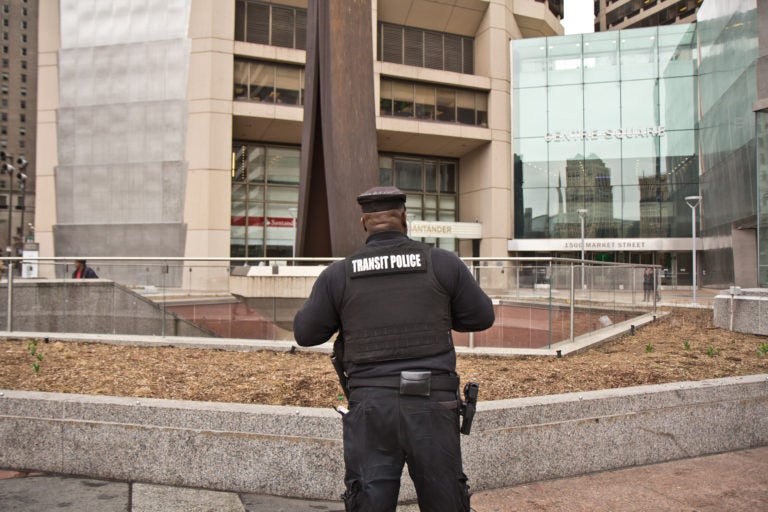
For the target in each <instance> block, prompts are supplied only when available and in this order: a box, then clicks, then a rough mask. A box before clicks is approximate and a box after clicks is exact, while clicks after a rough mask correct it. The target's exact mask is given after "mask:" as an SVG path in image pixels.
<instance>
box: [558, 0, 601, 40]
mask: <svg viewBox="0 0 768 512" xmlns="http://www.w3.org/2000/svg"><path fill="white" fill-rule="evenodd" d="M593 9H594V3H593V1H592V0H565V9H564V11H565V13H564V16H563V22H562V23H563V27H565V33H566V34H583V33H584V32H594V31H595V15H594V13H593V12H592V11H593Z"/></svg>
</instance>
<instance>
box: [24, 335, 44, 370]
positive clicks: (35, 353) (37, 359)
mask: <svg viewBox="0 0 768 512" xmlns="http://www.w3.org/2000/svg"><path fill="white" fill-rule="evenodd" d="M39 342H40V340H32V341H30V342H28V343H27V351H28V352H29V355H30V356H32V370H33V371H34V372H35V375H37V373H38V372H39V371H40V363H42V362H43V351H42V350H38V349H37V344H38V343H39Z"/></svg>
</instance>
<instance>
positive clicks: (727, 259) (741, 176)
mask: <svg viewBox="0 0 768 512" xmlns="http://www.w3.org/2000/svg"><path fill="white" fill-rule="evenodd" d="M698 16H699V22H698V32H699V46H700V54H701V63H700V69H699V83H700V88H701V93H700V95H701V159H702V168H703V170H704V172H703V173H702V176H701V192H702V193H701V195H702V203H701V226H702V231H703V234H704V236H705V240H708V241H710V242H709V244H708V245H709V247H706V249H707V250H706V252H705V254H704V261H703V265H702V267H703V268H705V269H706V271H707V273H706V275H703V276H702V278H703V284H705V285H707V284H709V285H721V284H731V283H733V282H735V281H736V279H735V275H734V272H735V271H737V269H736V266H737V265H739V264H740V261H743V259H742V258H741V257H740V256H739V252H740V251H743V252H746V253H748V258H747V260H748V261H749V262H750V263H751V262H753V261H754V254H755V252H757V254H758V260H759V263H758V268H759V269H760V270H759V272H758V273H759V278H758V281H759V284H760V286H766V285H768V270H767V269H766V265H768V248H766V247H764V246H765V245H766V238H765V236H764V235H763V236H759V240H760V241H759V243H757V245H758V247H757V248H756V247H755V243H756V242H755V240H756V239H758V236H750V237H748V238H744V239H743V240H742V241H741V243H739V244H736V243H735V242H734V234H735V235H736V236H739V235H743V234H744V233H748V232H750V231H751V232H752V233H754V232H755V224H756V220H755V217H756V213H757V211H758V205H757V204H756V201H757V198H758V193H757V186H758V181H759V182H761V183H763V182H765V181H766V168H765V165H764V164H763V165H761V166H760V167H759V170H760V173H761V174H760V176H758V177H757V178H756V176H757V172H758V171H757V169H756V161H763V160H764V159H765V143H764V138H765V137H764V136H762V137H760V138H759V139H758V138H756V128H755V115H754V112H753V111H752V107H753V103H754V101H755V99H756V98H757V81H756V75H755V61H756V59H757V57H758V46H759V43H758V26H757V25H758V22H757V5H756V2H755V0H719V1H718V2H705V3H704V5H703V6H702V8H701V9H700V10H699V13H698ZM760 119H761V118H758V122H760ZM760 129H761V130H762V128H760ZM756 141H760V142H757V143H756ZM758 150H759V151H760V153H758V154H757V156H758V157H757V159H756V158H755V157H756V152H757V151H758ZM762 190H763V193H762V194H761V195H760V196H759V197H760V211H761V212H764V211H766V205H767V204H768V199H767V198H764V197H763V194H764V193H765V190H766V189H765V188H762ZM760 220H761V221H762V220H763V219H762V218H761V219H760ZM764 226H765V223H764V222H761V223H760V229H759V230H758V231H762V230H763V229H765V228H764ZM734 230H738V231H739V232H737V233H734ZM747 230H748V231H747ZM748 240H749V241H750V242H751V243H748V244H747V243H746V242H748ZM737 245H738V246H737ZM747 245H748V246H747Z"/></svg>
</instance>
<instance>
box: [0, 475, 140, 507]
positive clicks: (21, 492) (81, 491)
mask: <svg viewBox="0 0 768 512" xmlns="http://www.w3.org/2000/svg"><path fill="white" fill-rule="evenodd" d="M129 493H130V489H129V485H128V484H127V483H119V482H105V481H103V480H89V479H83V478H69V477H64V476H35V477H34V478H8V479H4V480H0V510H2V511H3V512H41V511H45V512H48V511H54V510H72V511H74V510H76V511H77V512H125V511H126V510H128V503H129Z"/></svg>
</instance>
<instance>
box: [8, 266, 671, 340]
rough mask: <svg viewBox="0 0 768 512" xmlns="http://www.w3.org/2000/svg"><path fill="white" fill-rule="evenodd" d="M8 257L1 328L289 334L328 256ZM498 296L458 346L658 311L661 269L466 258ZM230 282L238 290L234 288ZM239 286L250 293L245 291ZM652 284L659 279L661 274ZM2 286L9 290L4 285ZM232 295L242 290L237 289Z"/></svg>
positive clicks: (560, 332)
mask: <svg viewBox="0 0 768 512" xmlns="http://www.w3.org/2000/svg"><path fill="white" fill-rule="evenodd" d="M78 259H86V260H87V261H88V265H89V266H91V267H92V268H93V269H94V270H95V271H96V273H97V274H98V276H99V279H97V280H83V279H74V278H73V277H72V272H73V270H74V261H75V258H61V257H39V258H24V257H18V258H7V259H6V260H5V264H6V265H9V264H10V266H11V267H12V268H13V269H14V272H10V273H9V272H8V271H7V268H6V270H5V272H4V276H3V279H2V280H0V326H2V327H4V328H5V330H6V331H8V332H14V331H17V332H32V333H36V332H40V333H65V332H81V333H94V334H116V335H151V336H162V337H171V336H213V337H223V338H241V339H266V340H287V341H290V340H292V339H293V335H292V332H291V329H292V319H293V316H294V314H295V311H296V310H297V309H298V308H299V307H300V306H301V304H302V303H303V302H304V300H305V299H306V297H307V295H308V293H309V290H310V289H311V285H312V284H313V283H314V280H315V278H316V275H317V274H318V273H319V272H320V271H321V270H322V268H324V266H326V265H328V264H329V263H331V262H332V261H334V260H335V259H334V258H325V259H323V258H279V259H276V258H181V257H179V258H157V257H144V258H128V257H90V258H87V257H86V258H78ZM464 261H465V262H466V264H467V266H468V268H469V269H470V271H471V272H472V273H473V275H474V276H475V278H476V279H477V281H478V282H479V283H480V285H481V287H482V288H483V289H484V290H485V291H486V293H488V295H489V296H491V298H492V299H493V300H494V304H495V307H496V322H495V324H494V326H493V327H492V328H490V329H488V330H486V331H483V332H479V333H470V334H466V333H454V341H455V343H456V345H457V346H467V347H474V348H479V347H515V348H530V349H541V348H551V347H552V346H553V345H556V344H558V343H564V342H573V341H574V340H575V339H576V338H577V337H579V336H581V335H583V334H588V333H591V332H594V331H596V330H599V329H602V328H605V327H608V326H611V325H613V324H616V323H618V322H621V321H626V320H628V319H631V318H634V317H637V316H640V315H643V314H645V313H649V312H654V311H655V309H656V307H657V304H658V300H659V296H658V295H657V294H655V293H652V292H646V291H645V290H644V274H645V272H646V270H648V269H651V270H652V271H653V272H654V275H655V278H654V282H655V283H659V270H660V269H659V268H658V267H653V266H644V265H628V264H610V263H601V262H593V261H582V260H570V259H558V258H465V259H464ZM233 290H237V292H236V294H235V293H233ZM243 290H246V291H243ZM657 290H658V284H657ZM3 292H5V293H3ZM235 295H238V296H235Z"/></svg>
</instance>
